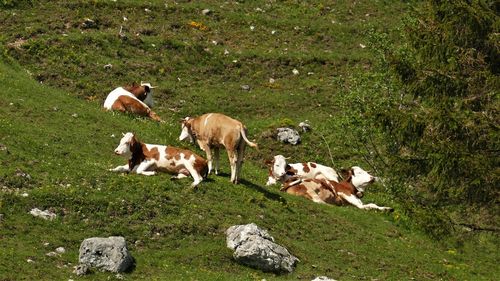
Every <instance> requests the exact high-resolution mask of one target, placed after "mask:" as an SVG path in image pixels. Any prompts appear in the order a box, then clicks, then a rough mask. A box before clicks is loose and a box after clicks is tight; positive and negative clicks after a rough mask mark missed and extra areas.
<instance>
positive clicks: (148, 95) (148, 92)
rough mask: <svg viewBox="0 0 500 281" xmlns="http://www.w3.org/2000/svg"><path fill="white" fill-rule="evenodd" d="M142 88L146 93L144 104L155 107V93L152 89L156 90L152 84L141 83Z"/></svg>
mask: <svg viewBox="0 0 500 281" xmlns="http://www.w3.org/2000/svg"><path fill="white" fill-rule="evenodd" d="M141 87H143V88H144V92H146V97H145V98H144V100H143V102H144V103H145V104H147V105H148V106H149V107H153V105H154V101H153V91H152V89H154V88H156V87H153V86H151V84H150V83H144V82H142V81H141Z"/></svg>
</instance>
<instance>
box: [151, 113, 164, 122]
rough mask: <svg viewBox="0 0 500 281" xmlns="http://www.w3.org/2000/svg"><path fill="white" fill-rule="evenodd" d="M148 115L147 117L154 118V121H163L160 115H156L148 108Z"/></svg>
mask: <svg viewBox="0 0 500 281" xmlns="http://www.w3.org/2000/svg"><path fill="white" fill-rule="evenodd" d="M148 116H149V118H151V119H153V120H155V121H158V122H163V120H161V118H160V116H158V115H157V114H156V113H155V112H154V111H152V110H149V113H148Z"/></svg>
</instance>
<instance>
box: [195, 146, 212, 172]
mask: <svg viewBox="0 0 500 281" xmlns="http://www.w3.org/2000/svg"><path fill="white" fill-rule="evenodd" d="M198 145H199V146H200V148H201V150H203V151H205V153H206V154H207V164H208V173H209V174H210V173H211V172H212V151H210V147H209V146H208V145H207V144H205V143H203V142H200V141H198Z"/></svg>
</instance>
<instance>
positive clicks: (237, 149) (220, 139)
mask: <svg viewBox="0 0 500 281" xmlns="http://www.w3.org/2000/svg"><path fill="white" fill-rule="evenodd" d="M181 126H182V127H181V128H182V132H181V135H180V136H179V140H181V141H182V140H185V139H189V140H190V141H191V142H195V141H196V142H197V143H198V145H199V146H200V148H201V149H202V150H203V151H205V152H206V154H207V160H208V172H209V173H210V172H211V171H212V149H213V150H214V156H215V157H214V158H215V174H218V170H219V148H220V147H221V146H224V147H225V148H226V150H227V155H228V157H229V163H230V164H231V182H232V183H238V180H239V173H240V170H241V166H242V163H243V154H244V152H245V145H246V144H248V145H250V146H251V147H257V144H255V143H253V142H251V141H249V140H248V139H247V136H246V127H245V125H243V124H242V123H241V122H240V121H238V120H235V119H233V118H231V117H228V116H226V115H223V114H220V113H207V114H204V115H201V116H198V117H194V118H193V117H186V118H184V119H183V121H182V125H181Z"/></svg>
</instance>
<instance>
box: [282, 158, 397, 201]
mask: <svg viewBox="0 0 500 281" xmlns="http://www.w3.org/2000/svg"><path fill="white" fill-rule="evenodd" d="M358 172H359V174H358ZM374 180H375V177H373V176H371V175H370V174H369V173H367V172H366V171H364V170H362V169H361V168H359V167H352V168H351V169H349V170H347V171H346V176H345V178H344V180H342V181H341V182H336V181H330V180H326V179H314V178H310V179H299V178H297V177H291V178H289V179H287V180H286V181H285V182H284V184H283V187H282V188H281V189H280V190H281V191H283V192H287V193H289V194H293V195H297V196H302V197H305V198H307V199H309V200H312V201H314V202H316V203H321V204H334V205H338V206H341V205H346V204H351V205H354V206H356V207H357V208H359V209H365V210H370V209H376V210H380V211H393V210H394V209H393V208H391V207H380V206H377V205H376V204H373V203H369V204H363V202H361V199H360V198H359V196H358V195H357V193H358V191H357V188H356V186H355V183H356V184H357V185H358V186H361V187H363V188H364V187H365V186H366V185H368V184H370V183H372V182H373V181H374Z"/></svg>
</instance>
